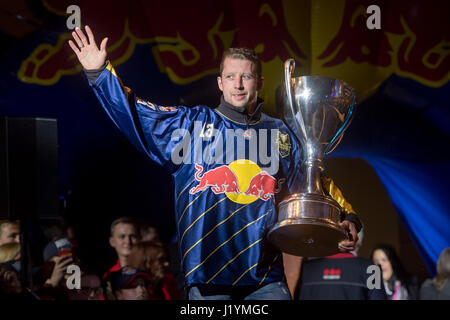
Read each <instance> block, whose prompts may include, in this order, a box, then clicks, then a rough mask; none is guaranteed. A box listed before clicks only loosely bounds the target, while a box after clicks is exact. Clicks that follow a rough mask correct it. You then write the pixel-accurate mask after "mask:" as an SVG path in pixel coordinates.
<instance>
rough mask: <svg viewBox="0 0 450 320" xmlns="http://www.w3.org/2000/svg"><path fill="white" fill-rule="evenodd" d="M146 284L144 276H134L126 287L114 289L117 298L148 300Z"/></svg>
mask: <svg viewBox="0 0 450 320" xmlns="http://www.w3.org/2000/svg"><path fill="white" fill-rule="evenodd" d="M148 286H149V283H148V281H147V280H146V279H145V278H136V279H135V280H133V282H132V283H131V284H130V285H129V286H128V287H127V288H126V289H125V288H123V289H120V290H118V291H116V296H117V300H148V298H149V296H148Z"/></svg>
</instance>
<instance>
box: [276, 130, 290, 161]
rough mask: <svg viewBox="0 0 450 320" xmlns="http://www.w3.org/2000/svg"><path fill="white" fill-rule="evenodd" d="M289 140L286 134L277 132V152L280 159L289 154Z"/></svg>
mask: <svg viewBox="0 0 450 320" xmlns="http://www.w3.org/2000/svg"><path fill="white" fill-rule="evenodd" d="M291 147H292V145H291V138H290V136H289V134H287V133H281V132H278V152H279V153H280V156H281V157H282V158H285V157H287V156H288V155H289V153H291Z"/></svg>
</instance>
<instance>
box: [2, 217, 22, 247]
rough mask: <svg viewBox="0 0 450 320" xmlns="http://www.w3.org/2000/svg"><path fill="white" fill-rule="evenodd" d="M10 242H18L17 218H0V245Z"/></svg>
mask: <svg viewBox="0 0 450 320" xmlns="http://www.w3.org/2000/svg"><path fill="white" fill-rule="evenodd" d="M10 242H16V243H20V223H19V221H18V220H0V245H2V244H5V243H10Z"/></svg>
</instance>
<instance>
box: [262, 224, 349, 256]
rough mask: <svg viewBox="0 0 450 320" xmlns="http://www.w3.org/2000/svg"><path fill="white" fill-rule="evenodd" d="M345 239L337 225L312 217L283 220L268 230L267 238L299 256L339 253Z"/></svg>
mask: <svg viewBox="0 0 450 320" xmlns="http://www.w3.org/2000/svg"><path fill="white" fill-rule="evenodd" d="M345 239H347V235H346V233H345V231H344V230H342V229H341V228H340V227H339V226H338V227H336V226H335V225H333V224H330V223H326V222H323V221H317V220H316V221H315V220H314V219H301V220H284V221H282V222H281V223H277V224H276V225H275V226H274V228H273V229H272V230H271V231H270V232H269V240H270V242H272V243H273V244H274V245H275V246H276V247H277V248H278V249H280V250H281V251H283V252H285V253H288V254H292V255H294V256H301V257H326V256H331V255H333V254H336V253H339V252H340V251H339V248H338V243H339V242H340V241H342V240H345Z"/></svg>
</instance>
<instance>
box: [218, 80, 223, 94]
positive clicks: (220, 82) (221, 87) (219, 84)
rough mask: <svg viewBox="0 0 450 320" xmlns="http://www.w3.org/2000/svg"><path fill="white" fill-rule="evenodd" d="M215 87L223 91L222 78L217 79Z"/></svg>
mask: <svg viewBox="0 0 450 320" xmlns="http://www.w3.org/2000/svg"><path fill="white" fill-rule="evenodd" d="M217 85H218V86H219V89H220V91H223V86H222V77H217Z"/></svg>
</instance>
